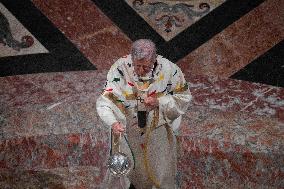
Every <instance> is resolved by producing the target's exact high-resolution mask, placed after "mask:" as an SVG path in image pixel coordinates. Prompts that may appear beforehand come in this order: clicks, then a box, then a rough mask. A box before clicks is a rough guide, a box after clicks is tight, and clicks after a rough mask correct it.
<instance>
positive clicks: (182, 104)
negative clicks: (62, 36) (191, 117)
mask: <svg viewBox="0 0 284 189" xmlns="http://www.w3.org/2000/svg"><path fill="white" fill-rule="evenodd" d="M191 98H192V96H191V94H190V91H189V89H188V84H187V82H186V80H185V78H184V75H183V73H182V71H181V69H180V68H179V67H178V66H177V65H176V64H174V63H172V62H171V61H169V60H168V59H166V58H164V57H162V56H160V55H157V54H156V46H155V44H154V43H153V42H152V41H151V40H149V39H140V40H137V41H135V42H134V43H133V44H132V48H131V53H130V54H129V55H126V56H124V57H122V58H120V59H118V60H117V61H116V62H115V63H114V64H113V65H112V66H111V68H110V70H109V72H108V74H107V81H106V85H105V87H104V91H103V93H102V95H101V96H100V97H99V98H98V100H97V103H96V108H97V112H98V115H99V116H100V118H101V119H102V121H103V122H104V124H105V126H106V127H107V128H108V129H109V132H110V154H113V153H115V152H118V150H120V151H122V152H123V153H125V154H126V155H127V156H128V157H129V158H130V160H131V170H130V171H129V172H128V174H127V175H126V176H125V177H120V178H117V177H113V176H112V175H111V174H110V173H109V171H108V172H107V175H106V178H105V182H104V186H103V187H104V188H129V187H130V188H136V189H152V188H162V189H174V188H177V186H176V173H177V155H176V133H177V132H178V129H179V126H180V123H181V118H182V115H183V114H185V112H186V111H187V108H188V105H189V102H190V101H191Z"/></svg>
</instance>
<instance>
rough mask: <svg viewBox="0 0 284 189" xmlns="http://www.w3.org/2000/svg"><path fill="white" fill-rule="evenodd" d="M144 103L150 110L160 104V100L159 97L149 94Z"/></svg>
mask: <svg viewBox="0 0 284 189" xmlns="http://www.w3.org/2000/svg"><path fill="white" fill-rule="evenodd" d="M144 104H145V106H146V108H147V109H148V110H153V109H155V108H156V107H158V106H159V101H158V98H157V97H153V96H147V97H145V99H144Z"/></svg>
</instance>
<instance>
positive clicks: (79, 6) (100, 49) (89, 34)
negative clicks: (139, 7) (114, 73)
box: [32, 0, 131, 70]
mask: <svg viewBox="0 0 284 189" xmlns="http://www.w3.org/2000/svg"><path fill="white" fill-rule="evenodd" d="M32 2H33V3H34V4H35V5H36V6H37V7H38V8H39V9H40V10H41V11H42V12H43V13H44V14H45V15H46V16H47V17H48V18H49V19H50V20H51V21H52V22H53V23H54V25H55V26H56V27H58V28H59V29H60V30H61V31H62V33H64V34H65V35H66V36H67V37H68V38H69V39H70V40H71V41H72V42H73V43H74V44H75V45H76V46H77V48H78V49H79V50H80V51H81V52H82V53H83V54H84V55H85V56H86V57H87V58H88V59H89V60H90V61H91V62H92V63H93V64H95V65H96V67H97V68H98V69H99V70H102V69H108V68H109V67H110V66H111V65H112V64H113V62H114V61H115V60H116V59H118V58H120V57H121V56H123V55H125V54H128V52H129V49H130V46H131V41H130V39H128V37H127V36H126V35H125V34H123V33H122V32H121V31H120V29H118V27H116V26H115V25H114V24H113V23H112V22H111V21H110V20H109V19H108V18H107V17H106V16H105V15H104V14H103V13H102V12H101V11H100V10H99V9H98V8H97V7H96V6H95V4H94V3H93V2H92V1H90V0H53V1H42V0H32Z"/></svg>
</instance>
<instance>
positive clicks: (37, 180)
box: [0, 166, 103, 189]
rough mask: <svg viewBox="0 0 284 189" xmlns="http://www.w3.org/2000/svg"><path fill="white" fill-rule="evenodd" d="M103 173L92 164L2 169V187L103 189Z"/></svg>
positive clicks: (0, 177) (19, 188) (0, 180)
mask: <svg viewBox="0 0 284 189" xmlns="http://www.w3.org/2000/svg"><path fill="white" fill-rule="evenodd" d="M102 175H103V173H102V172H101V170H100V169H98V168H96V167H92V166H70V167H64V168H55V169H43V170H23V169H16V170H1V173H0V188H11V187H12V186H13V189H23V188H48V189H83V188H85V189H86V188H92V189H94V188H96V189H101V187H100V184H101V182H102V179H103V177H102Z"/></svg>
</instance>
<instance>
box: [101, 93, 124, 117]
mask: <svg viewBox="0 0 284 189" xmlns="http://www.w3.org/2000/svg"><path fill="white" fill-rule="evenodd" d="M103 96H104V97H106V98H108V99H109V100H110V101H111V102H112V103H114V104H115V105H116V106H117V108H118V109H119V110H120V111H121V112H122V113H123V114H124V115H126V114H127V110H126V108H125V106H124V104H123V103H122V102H120V101H119V98H118V97H117V96H115V95H114V94H113V93H110V92H105V93H104V94H103Z"/></svg>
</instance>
